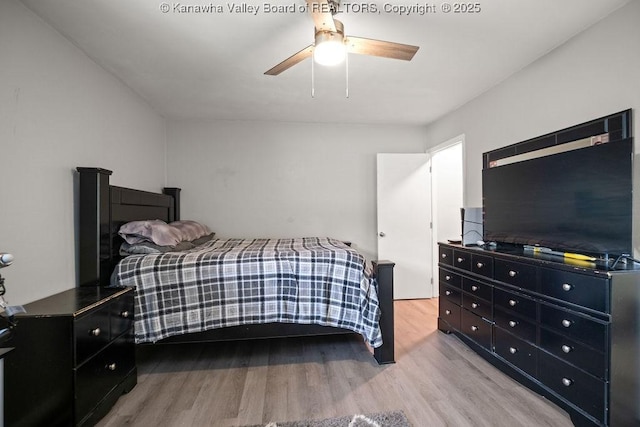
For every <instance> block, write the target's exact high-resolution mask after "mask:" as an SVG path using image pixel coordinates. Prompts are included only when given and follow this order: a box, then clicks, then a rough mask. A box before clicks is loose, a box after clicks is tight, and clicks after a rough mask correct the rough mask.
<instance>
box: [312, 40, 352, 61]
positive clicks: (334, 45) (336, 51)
mask: <svg viewBox="0 0 640 427" xmlns="http://www.w3.org/2000/svg"><path fill="white" fill-rule="evenodd" d="M346 54H347V47H346V46H345V45H344V43H343V42H342V41H341V40H325V41H323V42H322V43H317V44H316V46H315V48H314V50H313V59H314V60H315V61H316V62H317V63H318V64H320V65H327V66H332V65H338V64H340V63H341V62H342V61H344V58H345V56H346Z"/></svg>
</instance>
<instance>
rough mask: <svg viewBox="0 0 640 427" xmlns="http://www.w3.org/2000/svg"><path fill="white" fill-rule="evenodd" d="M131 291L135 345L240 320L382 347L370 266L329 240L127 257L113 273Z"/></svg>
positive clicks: (222, 244) (235, 243)
mask: <svg viewBox="0 0 640 427" xmlns="http://www.w3.org/2000/svg"><path fill="white" fill-rule="evenodd" d="M113 279H114V284H115V285H116V286H131V287H135V289H136V311H135V338H136V342H138V343H142V342H155V341H158V340H161V339H163V338H166V337H170V336H173V335H180V334H186V333H192V332H201V331H204V330H208V329H213V328H221V327H226V326H236V325H242V324H248V323H271V322H283V323H303V324H318V325H324V326H335V327H339V328H345V329H349V330H352V331H354V332H357V333H360V334H362V335H363V336H364V338H365V340H366V341H367V342H368V343H369V344H370V345H371V346H372V347H374V348H375V347H379V346H380V345H382V335H381V332H380V328H379V325H378V320H379V318H380V309H379V307H378V297H377V293H376V284H375V279H373V278H372V275H371V269H370V265H369V264H368V263H367V262H366V261H365V259H364V257H363V256H362V255H361V254H359V253H358V252H357V251H356V250H354V249H352V248H351V247H349V246H347V245H345V244H344V243H343V242H341V241H338V240H335V239H329V238H315V237H313V238H300V239H215V240H211V241H209V242H207V243H205V244H203V245H201V246H198V247H196V248H195V249H191V250H188V251H184V252H167V253H163V254H150V255H132V256H129V257H126V258H125V259H123V260H122V261H121V262H120V263H119V264H118V266H117V267H116V270H115V271H114V276H113Z"/></svg>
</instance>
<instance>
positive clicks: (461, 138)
mask: <svg viewBox="0 0 640 427" xmlns="http://www.w3.org/2000/svg"><path fill="white" fill-rule="evenodd" d="M457 145H460V146H461V148H462V159H461V162H462V165H461V166H462V167H461V170H462V179H461V183H462V189H461V190H462V191H461V193H462V200H461V203H462V204H461V205H460V207H461V208H462V207H463V206H464V201H465V200H466V193H465V187H466V186H465V185H464V184H465V180H466V175H465V165H466V158H465V135H464V134H461V135H458V136H456V137H454V138H451V139H449V140H447V141H445V142H443V143H441V144H438V145H436V146H435V147H431V148H429V149H428V150H427V154H428V155H429V159H430V160H431V168H432V169H431V170H432V171H433V167H434V159H436V158H437V157H436V156H435V154H436V153H438V152H440V151H444V150H447V149H450V148H453V147H455V146H457ZM430 181H431V221H432V227H431V228H432V229H431V271H432V272H433V275H432V279H431V286H432V292H431V294H432V295H433V298H437V297H438V296H439V295H440V292H439V289H440V288H439V286H438V282H437V277H438V275H437V271H438V257H437V256H436V254H438V241H439V240H440V239H439V238H438V223H437V216H436V215H435V212H436V207H437V203H438V201H437V199H436V194H437V191H435V188H434V185H436V184H435V183H434V179H433V172H432V173H431V180H430ZM457 215H458V217H459V215H460V214H459V213H457Z"/></svg>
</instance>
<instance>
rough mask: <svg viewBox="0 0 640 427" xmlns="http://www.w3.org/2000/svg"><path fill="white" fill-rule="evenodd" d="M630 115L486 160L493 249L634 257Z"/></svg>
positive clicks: (486, 210)
mask: <svg viewBox="0 0 640 427" xmlns="http://www.w3.org/2000/svg"><path fill="white" fill-rule="evenodd" d="M630 113H631V110H627V111H624V112H622V113H617V114H615V115H612V116H607V117H604V118H601V119H597V120H594V121H592V122H589V123H585V124H582V125H578V126H575V127H572V128H568V129H565V130H563V131H558V132H555V133H553V134H548V135H544V136H542V137H539V138H535V139H532V140H528V141H524V142H523V143H520V144H514V145H512V146H509V147H506V148H505V149H500V150H495V151H494V152H489V153H485V155H484V160H485V167H484V168H483V172H482V195H483V227H484V229H483V233H484V234H483V238H484V240H485V242H497V243H509V244H517V245H538V246H542V247H546V248H551V249H553V250H559V251H565V252H578V253H589V254H600V255H621V254H630V253H632V249H633V248H632V220H633V214H632V190H633V164H632V161H633V139H632V138H631V136H630V131H631V123H630V120H631V115H630ZM594 123H595V124H596V125H595V126H594ZM588 134H590V135H588ZM585 135H588V136H585Z"/></svg>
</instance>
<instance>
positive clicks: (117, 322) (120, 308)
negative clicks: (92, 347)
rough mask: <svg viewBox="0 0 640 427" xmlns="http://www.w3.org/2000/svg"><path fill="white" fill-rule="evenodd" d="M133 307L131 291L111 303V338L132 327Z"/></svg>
mask: <svg viewBox="0 0 640 427" xmlns="http://www.w3.org/2000/svg"><path fill="white" fill-rule="evenodd" d="M133 307H134V305H133V292H128V293H126V294H124V295H122V296H120V297H119V298H117V299H116V300H115V301H113V302H112V303H111V305H110V320H111V339H115V338H116V337H119V336H120V335H122V334H123V333H125V332H127V331H128V330H130V329H131V328H132V327H133Z"/></svg>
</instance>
